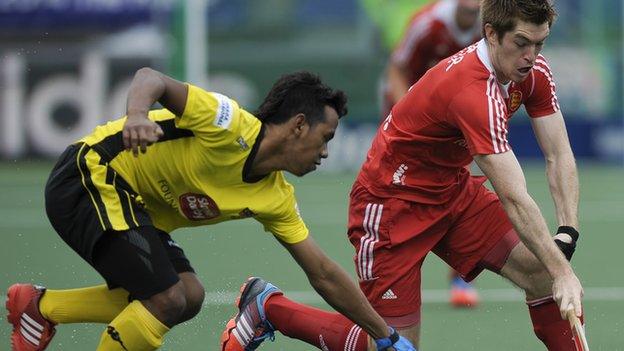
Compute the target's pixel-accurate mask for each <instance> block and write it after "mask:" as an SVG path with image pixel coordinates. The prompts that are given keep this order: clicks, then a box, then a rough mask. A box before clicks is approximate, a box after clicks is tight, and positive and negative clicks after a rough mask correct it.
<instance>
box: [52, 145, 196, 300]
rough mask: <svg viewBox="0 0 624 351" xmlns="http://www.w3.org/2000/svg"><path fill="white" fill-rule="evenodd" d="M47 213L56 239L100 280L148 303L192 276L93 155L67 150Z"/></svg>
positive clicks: (80, 148)
mask: <svg viewBox="0 0 624 351" xmlns="http://www.w3.org/2000/svg"><path fill="white" fill-rule="evenodd" d="M45 204H46V212H47V214H48V219H49V220H50V223H51V224H52V226H53V227H54V229H55V230H56V232H57V233H58V234H59V236H60V237H61V238H62V239H63V240H64V241H65V242H66V243H67V244H68V245H69V246H70V247H71V248H72V249H73V250H74V251H76V253H78V254H79V255H80V256H81V257H82V258H83V259H84V260H86V261H87V262H88V263H89V264H90V265H91V266H93V267H94V268H95V269H96V270H97V271H98V272H99V273H100V274H101V275H102V277H104V279H105V280H106V282H107V283H108V285H109V287H111V288H114V287H123V288H124V289H126V290H128V291H129V292H130V295H131V296H132V297H133V298H136V299H147V298H149V297H151V296H153V295H155V294H157V293H159V292H162V291H164V290H166V289H167V288H169V287H171V286H172V285H173V284H175V283H176V282H178V280H179V278H178V274H177V273H182V272H194V271H193V268H192V267H191V265H190V263H189V261H188V259H187V258H186V256H185V255H184V251H183V250H182V248H180V247H179V246H178V245H177V244H176V243H175V242H174V241H173V240H172V239H171V237H170V236H169V234H167V233H165V232H164V231H161V230H159V229H157V228H155V227H154V226H153V224H152V221H151V218H150V217H149V215H148V214H147V212H146V211H145V209H144V208H143V207H144V206H143V204H142V201H141V200H140V196H139V195H138V194H137V193H136V192H135V191H134V190H133V189H132V188H131V187H130V186H129V185H128V184H127V182H125V181H124V180H123V179H122V178H121V176H119V175H118V174H117V172H115V170H113V169H112V168H111V167H109V166H108V164H107V163H106V162H102V161H101V158H100V156H99V155H98V154H97V152H96V151H95V150H93V149H91V148H90V147H89V146H88V145H86V144H82V143H80V144H74V145H70V146H69V147H68V148H67V149H66V150H65V152H63V154H62V155H61V156H60V158H59V161H58V162H57V164H56V165H55V166H54V169H53V170H52V173H51V174H50V177H49V179H48V182H47V184H46V189H45Z"/></svg>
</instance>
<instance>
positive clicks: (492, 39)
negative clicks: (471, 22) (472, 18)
mask: <svg viewBox="0 0 624 351" xmlns="http://www.w3.org/2000/svg"><path fill="white" fill-rule="evenodd" d="M484 29H485V40H487V41H488V43H490V44H492V45H494V44H497V43H499V41H498V33H496V31H495V30H494V27H493V26H492V25H491V24H490V23H486V24H485V26H484Z"/></svg>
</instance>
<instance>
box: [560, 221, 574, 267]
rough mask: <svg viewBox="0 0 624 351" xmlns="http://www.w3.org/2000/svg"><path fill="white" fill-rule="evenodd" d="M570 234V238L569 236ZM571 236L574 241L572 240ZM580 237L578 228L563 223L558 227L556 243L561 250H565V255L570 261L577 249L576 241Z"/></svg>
mask: <svg viewBox="0 0 624 351" xmlns="http://www.w3.org/2000/svg"><path fill="white" fill-rule="evenodd" d="M568 236H569V238H568ZM570 238H571V239H572V241H570ZM578 238H579V232H577V231H576V229H574V228H572V227H569V226H566V225H562V226H560V227H559V229H557V235H555V244H557V246H559V250H561V252H563V254H564V255H565V257H566V258H567V259H568V261H570V260H571V259H572V255H573V254H574V250H576V241H577V240H578Z"/></svg>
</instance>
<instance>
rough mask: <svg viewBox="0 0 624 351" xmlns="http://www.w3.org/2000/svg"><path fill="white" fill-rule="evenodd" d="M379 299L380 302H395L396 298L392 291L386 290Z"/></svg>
mask: <svg viewBox="0 0 624 351" xmlns="http://www.w3.org/2000/svg"><path fill="white" fill-rule="evenodd" d="M381 299H382V300H396V299H398V297H397V296H396V295H395V294H394V291H392V289H388V290H386V292H385V293H384V294H383V295H381Z"/></svg>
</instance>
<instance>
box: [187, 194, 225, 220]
mask: <svg viewBox="0 0 624 351" xmlns="http://www.w3.org/2000/svg"><path fill="white" fill-rule="evenodd" d="M179 200H180V209H181V210H182V213H184V215H185V216H186V218H188V219H190V220H191V221H203V220H207V219H213V218H216V217H219V215H220V214H221V211H219V207H218V206H217V203H216V202H215V201H214V200H213V199H211V198H210V197H209V196H207V195H203V194H193V193H186V194H182V195H180V198H179Z"/></svg>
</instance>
